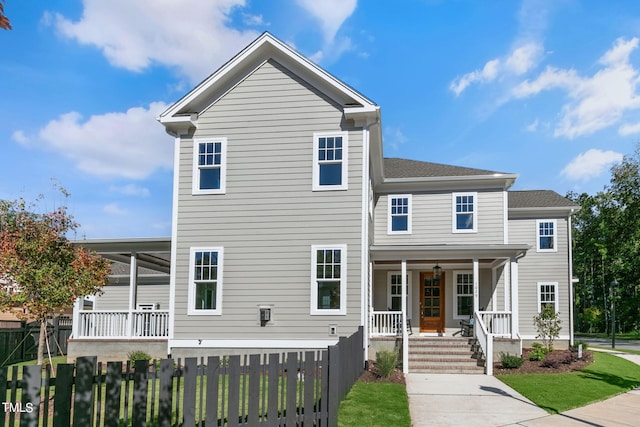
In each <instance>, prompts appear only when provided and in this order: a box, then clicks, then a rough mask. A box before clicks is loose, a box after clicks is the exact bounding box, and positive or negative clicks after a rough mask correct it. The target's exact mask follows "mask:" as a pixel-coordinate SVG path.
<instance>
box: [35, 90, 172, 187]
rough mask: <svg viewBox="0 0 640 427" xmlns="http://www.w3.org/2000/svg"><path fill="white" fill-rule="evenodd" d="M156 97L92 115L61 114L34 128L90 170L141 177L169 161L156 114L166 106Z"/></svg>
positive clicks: (54, 147) (52, 145)
mask: <svg viewBox="0 0 640 427" xmlns="http://www.w3.org/2000/svg"><path fill="white" fill-rule="evenodd" d="M166 108H167V106H166V105H165V104H164V103H161V102H156V103H152V104H150V105H149V108H144V107H134V108H130V109H129V110H127V111H126V112H124V113H119V112H117V113H107V114H103V115H95V116H91V117H90V118H89V119H88V120H86V121H82V117H81V115H80V114H79V113H77V112H71V113H66V114H63V115H61V116H60V117H59V118H58V119H55V120H52V121H50V122H49V123H48V124H47V125H46V126H45V127H44V128H42V129H41V130H40V132H39V138H40V139H41V140H42V142H43V143H44V145H45V146H46V147H47V148H49V149H51V150H53V151H56V152H58V153H60V154H62V155H64V156H66V157H68V158H70V159H71V160H73V161H74V162H75V164H76V166H77V167H78V168H79V169H80V170H82V171H84V172H86V173H89V174H92V175H97V176H106V177H124V178H130V179H142V178H145V177H147V176H149V175H150V174H151V173H153V172H154V171H156V170H157V169H170V168H171V167H172V166H173V160H172V157H173V145H172V142H171V138H169V137H168V136H167V134H166V133H165V132H164V128H163V127H162V126H161V125H160V124H158V123H157V122H156V120H155V117H156V116H157V115H158V114H159V113H160V112H162V111H163V110H164V109H166Z"/></svg>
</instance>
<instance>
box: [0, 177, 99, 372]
mask: <svg viewBox="0 0 640 427" xmlns="http://www.w3.org/2000/svg"><path fill="white" fill-rule="evenodd" d="M63 194H65V196H66V195H67V194H66V192H65V191H64V190H63ZM36 207H37V204H35V203H33V204H28V203H26V202H25V201H24V200H22V199H19V200H14V201H0V279H1V281H2V282H3V284H4V286H3V291H1V292H0V310H2V311H8V310H12V309H14V308H16V307H19V308H21V309H22V310H17V311H16V310H14V312H15V313H16V314H17V315H18V316H19V317H22V318H24V319H25V320H37V321H38V322H39V323H40V339H39V342H38V363H39V364H41V363H42V361H43V356H44V344H45V341H44V340H45V336H46V326H47V320H48V319H49V318H51V317H52V316H54V315H56V314H58V313H60V312H62V311H64V310H65V309H68V308H70V307H72V306H73V303H74V302H75V300H76V299H77V298H81V297H83V296H85V295H91V294H96V293H99V292H100V290H101V288H102V286H104V285H106V284H107V282H108V277H109V273H110V267H109V262H108V261H107V260H105V259H104V258H102V257H100V256H99V255H97V254H95V253H92V252H89V251H87V250H86V249H84V248H82V247H79V246H74V245H73V244H72V243H71V242H70V241H69V240H68V239H67V237H66V235H67V233H68V232H70V231H72V230H74V229H76V228H77V226H78V224H77V223H76V222H75V221H74V220H73V217H72V216H71V215H70V214H69V213H68V212H67V208H66V207H65V206H62V207H59V208H57V209H54V210H52V211H51V212H45V213H38V212H35V210H36Z"/></svg>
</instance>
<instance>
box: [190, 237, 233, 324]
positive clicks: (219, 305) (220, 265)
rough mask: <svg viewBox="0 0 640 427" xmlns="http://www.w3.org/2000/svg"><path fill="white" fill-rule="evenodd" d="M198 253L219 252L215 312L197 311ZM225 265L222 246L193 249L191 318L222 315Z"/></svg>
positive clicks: (191, 251) (191, 255) (191, 261)
mask: <svg viewBox="0 0 640 427" xmlns="http://www.w3.org/2000/svg"><path fill="white" fill-rule="evenodd" d="M196 252H218V276H217V283H216V308H215V310H197V309H196V304H195V302H196V283H195V277H194V270H195V260H196V257H195V255H196ZM223 264H224V248H223V247H221V246H217V247H216V246H203V247H192V248H191V250H190V253H189V291H188V295H187V296H188V298H189V300H188V305H187V307H188V309H187V314H188V315H190V316H220V315H222V279H223Z"/></svg>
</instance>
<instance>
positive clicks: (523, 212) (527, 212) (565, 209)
mask: <svg viewBox="0 0 640 427" xmlns="http://www.w3.org/2000/svg"><path fill="white" fill-rule="evenodd" d="M579 210H580V207H579V206H547V207H538V208H535V207H532V208H509V216H510V217H511V215H513V216H518V217H523V216H532V215H536V214H538V215H553V214H557V215H562V216H567V217H569V216H571V215H573V214H574V213H576V212H577V211H579Z"/></svg>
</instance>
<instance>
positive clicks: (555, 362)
mask: <svg viewBox="0 0 640 427" xmlns="http://www.w3.org/2000/svg"><path fill="white" fill-rule="evenodd" d="M560 363H562V360H561V357H559V356H557V355H556V354H554V353H549V354H547V355H546V356H545V358H544V360H543V361H542V366H544V367H545V368H553V369H557V368H558V366H560Z"/></svg>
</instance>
